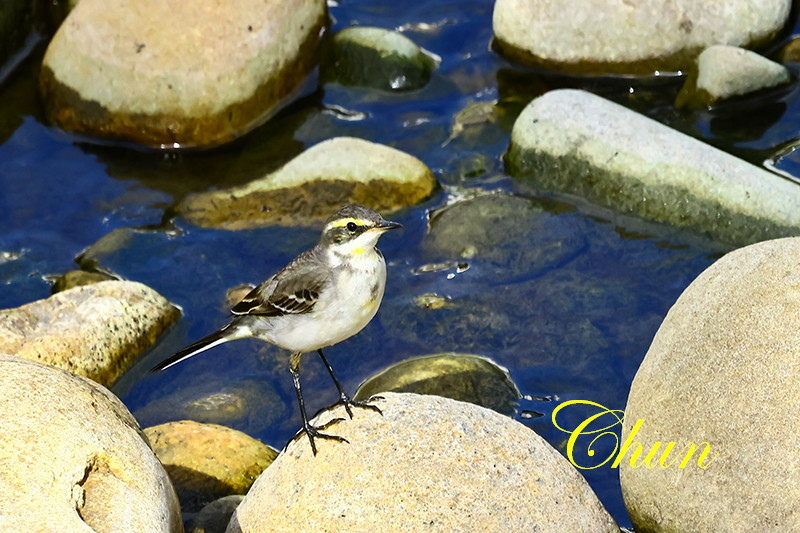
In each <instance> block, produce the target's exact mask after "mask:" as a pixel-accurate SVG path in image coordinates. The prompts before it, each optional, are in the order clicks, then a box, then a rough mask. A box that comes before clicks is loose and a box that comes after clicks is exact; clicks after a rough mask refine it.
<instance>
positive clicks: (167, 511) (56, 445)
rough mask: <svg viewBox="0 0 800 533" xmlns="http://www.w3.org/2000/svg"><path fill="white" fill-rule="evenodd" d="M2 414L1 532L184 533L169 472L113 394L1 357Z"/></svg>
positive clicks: (49, 369) (52, 370)
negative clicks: (115, 532)
mask: <svg viewBox="0 0 800 533" xmlns="http://www.w3.org/2000/svg"><path fill="white" fill-rule="evenodd" d="M0 412H2V413H3V416H1V417H0V435H2V436H3V438H2V439H0V531H66V532H73V531H74V532H79V531H81V532H85V531H111V530H113V531H117V532H131V533H138V532H141V531H167V532H181V531H183V526H182V522H181V514H180V509H179V507H178V499H177V497H176V496H175V491H174V490H173V489H172V485H171V484H170V481H169V478H168V477H167V474H166V472H165V471H164V468H163V467H162V466H161V463H159V462H158V459H156V456H155V455H154V454H153V452H152V451H151V450H150V448H149V447H148V445H147V442H146V440H145V437H144V435H143V434H142V433H141V431H140V430H139V426H138V425H137V423H136V420H134V418H133V416H131V414H130V413H129V412H128V410H127V409H126V408H125V406H124V405H123V404H122V402H120V401H119V400H118V399H117V398H116V397H115V396H114V395H113V394H111V393H110V392H109V391H108V390H106V389H104V388H103V387H101V386H99V385H97V384H96V383H94V382H92V381H90V380H88V379H85V378H83V377H80V376H76V375H73V374H70V373H68V372H65V371H63V370H59V369H57V368H53V367H50V366H47V365H42V364H39V363H35V362H32V361H28V360H25V359H22V358H20V357H16V356H10V355H1V354H0Z"/></svg>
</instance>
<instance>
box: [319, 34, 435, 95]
mask: <svg viewBox="0 0 800 533" xmlns="http://www.w3.org/2000/svg"><path fill="white" fill-rule="evenodd" d="M331 55H332V57H331V59H330V62H329V65H328V66H327V67H326V73H325V77H326V78H327V79H331V80H335V81H338V82H340V83H342V84H344V85H363V86H368V87H375V88H377V89H384V90H387V91H408V90H413V89H419V88H421V87H423V86H424V85H425V84H426V83H428V80H429V79H430V77H431V72H432V71H433V69H434V68H435V67H436V62H435V60H434V59H433V57H431V56H430V55H428V54H426V53H425V52H424V51H423V50H422V49H421V48H420V47H419V46H417V45H416V44H415V43H414V41H412V40H411V39H409V38H408V37H406V36H405V35H403V34H401V33H398V32H396V31H390V30H385V29H383V28H371V27H366V26H356V27H352V28H346V29H344V30H342V31H340V32H338V33H337V34H336V35H334V36H333V43H332V54H331Z"/></svg>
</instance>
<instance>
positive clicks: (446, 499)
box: [228, 393, 619, 533]
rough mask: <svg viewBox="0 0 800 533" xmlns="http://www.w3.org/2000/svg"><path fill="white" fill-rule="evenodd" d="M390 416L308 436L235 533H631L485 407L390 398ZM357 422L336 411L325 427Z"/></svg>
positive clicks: (531, 441) (245, 508) (291, 449)
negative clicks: (327, 436)
mask: <svg viewBox="0 0 800 533" xmlns="http://www.w3.org/2000/svg"><path fill="white" fill-rule="evenodd" d="M384 396H385V400H377V401H375V403H376V405H378V406H379V407H380V408H381V409H382V410H383V416H381V415H379V414H378V413H375V412H373V411H366V410H363V409H357V410H356V414H355V418H353V419H352V420H349V419H348V420H345V421H342V422H340V423H338V424H334V425H333V426H331V427H329V428H327V430H326V432H328V433H332V434H335V435H340V436H342V437H345V438H346V439H347V440H348V441H349V443H343V442H335V441H325V440H322V439H318V440H317V447H318V453H317V455H316V456H314V455H313V454H312V452H311V448H310V447H309V444H308V440H307V439H306V437H305V436H304V435H301V436H300V437H299V438H297V439H295V440H294V441H293V442H291V443H290V444H289V445H288V447H287V449H286V451H285V452H284V453H282V454H281V455H280V456H279V457H278V458H277V459H276V460H275V462H274V463H273V464H272V465H271V466H270V467H269V468H268V469H267V470H265V471H264V473H263V474H262V475H261V476H260V477H259V478H258V479H257V480H256V483H255V484H254V485H253V487H252V488H251V489H250V492H249V493H248V494H247V496H245V499H244V501H243V502H242V504H241V505H240V506H239V507H238V508H237V510H236V512H235V513H234V516H233V519H232V520H231V523H230V525H229V526H228V533H237V532H248V533H258V532H262V531H263V532H266V531H320V532H323V531H329V532H332V531H387V530H391V531H420V530H425V531H535V530H538V531H548V532H553V533H556V532H560V531H564V532H570V533H572V532H575V531H581V532H583V533H591V532H601V531H602V532H609V533H611V532H613V533H617V532H618V531H619V530H618V528H617V527H616V525H615V524H614V521H613V519H612V518H611V517H610V516H609V515H608V513H607V512H606V511H605V510H604V509H603V507H602V505H601V504H600V502H599V501H598V499H597V497H596V496H595V495H594V493H593V492H592V490H591V489H590V488H589V485H588V484H587V483H586V481H585V480H584V479H583V478H582V477H581V476H580V474H578V472H577V471H576V470H575V469H574V468H573V467H572V466H571V465H570V464H569V463H568V462H567V460H566V459H564V458H563V457H562V456H561V455H560V454H559V453H558V452H557V451H555V450H554V449H553V448H552V447H550V445H549V444H547V442H545V441H544V439H542V438H541V437H539V436H538V435H537V434H536V433H534V432H533V431H531V430H530V429H528V428H527V427H525V426H523V425H522V424H520V423H519V422H516V421H514V420H511V419H510V418H508V417H505V416H503V415H500V414H498V413H495V412H494V411H490V410H488V409H484V408H482V407H478V406H476V405H472V404H466V403H462V402H457V401H455V400H450V399H447V398H440V397H436V396H422V395H416V394H396V393H386V394H384ZM335 416H345V417H347V415H346V414H345V413H344V410H343V409H342V408H337V409H334V410H332V411H326V412H325V413H323V414H322V415H321V417H320V418H321V420H320V421H325V420H329V419H330V418H331V417H335Z"/></svg>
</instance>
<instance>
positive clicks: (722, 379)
mask: <svg viewBox="0 0 800 533" xmlns="http://www.w3.org/2000/svg"><path fill="white" fill-rule="evenodd" d="M799 254H800V239H798V238H793V239H779V240H774V241H768V242H762V243H758V244H755V245H752V246H748V247H746V248H742V249H739V250H736V251H734V252H731V253H730V254H728V255H726V256H725V257H723V258H722V259H720V260H719V261H717V262H716V263H715V264H714V265H712V266H711V267H709V268H708V269H707V270H706V271H705V272H703V273H702V274H701V275H700V276H698V278H697V279H696V280H695V281H694V282H692V284H691V285H690V286H689V287H688V288H687V289H686V290H685V291H684V293H683V294H682V295H681V297H680V298H679V299H678V301H677V302H676V303H675V305H674V306H673V307H672V309H671V310H670V312H669V313H668V314H667V317H666V318H665V319H664V322H663V324H662V325H661V327H660V328H659V330H658V333H657V334H656V336H655V338H654V339H653V344H652V345H651V347H650V349H649V350H648V352H647V355H646V356H645V359H644V361H643V362H642V365H641V367H640V368H639V370H638V372H637V373H636V377H635V378H634V380H633V384H632V385H631V391H630V396H629V399H628V405H627V407H626V408H625V423H624V426H623V434H622V439H623V440H625V439H626V438H628V436H629V435H630V434H631V431H632V428H633V425H634V424H635V423H636V422H637V421H638V420H640V419H644V421H645V422H644V423H643V424H642V425H641V427H640V429H639V430H638V432H637V433H636V434H635V436H634V440H635V441H637V442H640V443H641V445H642V446H643V452H642V457H640V458H639V460H638V461H637V462H636V464H637V465H639V467H638V468H632V467H631V465H630V462H629V461H628V460H626V461H623V462H622V464H621V466H620V481H621V484H622V493H623V496H624V498H625V505H626V507H627V509H628V514H629V515H630V517H631V520H632V521H633V524H634V529H635V530H636V531H657V532H660V533H677V532H701V531H758V530H760V529H763V528H764V527H767V529H770V530H774V531H798V522H797V501H798V498H800V489H799V488H798V486H797V484H796V483H795V482H794V480H795V479H797V477H798V475H800V456H798V455H797V454H796V453H793V452H792V450H794V449H796V447H797V435H796V432H795V430H794V428H793V425H792V423H791V421H790V420H791V419H792V417H793V416H794V413H798V412H800V393H799V392H798V391H800V357H798V354H800V348H798V347H800V314H798V313H797V312H796V310H797V309H798V308H800V274H798V269H797V257H798V255H799ZM787 416H788V417H789V418H787ZM657 441H659V442H662V443H663V445H664V446H666V443H668V442H672V441H674V442H676V443H677V444H676V446H675V449H674V451H673V452H672V454H671V455H670V456H668V460H671V461H674V462H676V463H680V462H681V461H682V460H683V458H684V457H685V455H686V453H687V449H686V448H684V447H685V446H686V445H687V443H689V442H694V443H696V444H697V446H698V447H697V450H696V451H695V452H694V455H693V456H692V457H691V458H690V461H689V462H688V464H687V465H686V466H685V467H684V468H678V467H677V464H673V465H672V466H671V467H669V468H662V467H660V466H658V464H657V463H658V461H659V458H660V457H661V454H662V453H663V452H664V448H661V450H657V454H656V456H655V459H654V460H653V461H652V463H653V464H654V467H653V468H647V467H645V466H642V465H641V462H642V459H643V456H644V455H646V454H647V452H648V451H649V450H650V449H651V448H652V446H653V445H654V443H655V442H657ZM704 442H705V443H709V444H710V454H709V455H708V456H707V459H706V460H705V461H704V462H703V464H705V465H706V468H700V467H698V461H699V459H700V454H701V452H703V450H704V449H705V446H704V445H703V444H702V443H704ZM632 452H633V450H631V453H632ZM629 455H630V454H629ZM753 502H761V503H759V504H754V503H753ZM765 524H768V526H766V525H765Z"/></svg>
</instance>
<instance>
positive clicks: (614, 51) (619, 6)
mask: <svg viewBox="0 0 800 533" xmlns="http://www.w3.org/2000/svg"><path fill="white" fill-rule="evenodd" d="M791 4H792V3H791V1H790V0H776V1H773V2H759V1H757V0H735V1H729V0H709V1H706V2H695V1H694V0H671V1H667V0H644V1H639V2H635V3H630V2H607V1H605V0H592V1H589V2H586V1H571V2H567V3H565V2H562V1H558V0H545V1H535V0H497V2H495V7H494V18H493V28H494V35H495V40H494V44H495V47H496V48H498V49H499V50H500V51H501V52H502V53H503V54H504V55H506V56H508V57H509V58H511V59H512V60H515V61H519V62H522V63H526V64H533V65H540V66H544V67H546V68H549V69H553V70H558V71H564V72H572V73H600V74H603V73H620V74H652V73H653V72H655V71H678V70H685V69H686V68H687V67H689V66H690V65H691V63H692V61H693V60H694V58H695V57H696V56H697V54H698V53H700V51H702V50H703V49H704V48H706V47H708V46H711V45H714V44H719V43H726V44H730V45H734V46H742V47H746V48H752V47H755V46H758V45H760V44H764V43H767V42H769V41H771V40H772V39H773V38H774V37H775V36H776V35H777V34H778V32H779V31H780V30H781V28H783V25H784V24H785V23H786V21H787V18H788V16H789V11H790V9H791Z"/></svg>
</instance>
